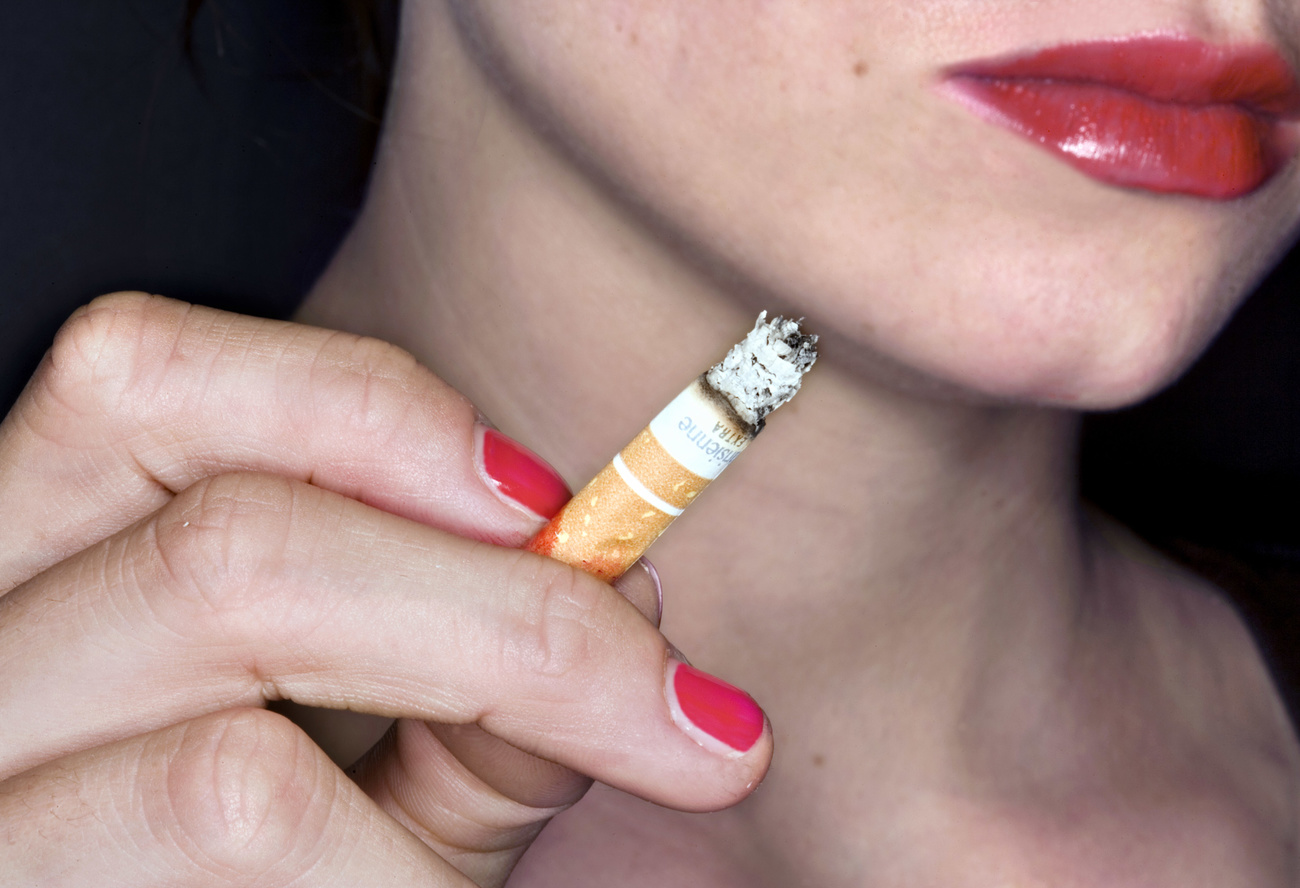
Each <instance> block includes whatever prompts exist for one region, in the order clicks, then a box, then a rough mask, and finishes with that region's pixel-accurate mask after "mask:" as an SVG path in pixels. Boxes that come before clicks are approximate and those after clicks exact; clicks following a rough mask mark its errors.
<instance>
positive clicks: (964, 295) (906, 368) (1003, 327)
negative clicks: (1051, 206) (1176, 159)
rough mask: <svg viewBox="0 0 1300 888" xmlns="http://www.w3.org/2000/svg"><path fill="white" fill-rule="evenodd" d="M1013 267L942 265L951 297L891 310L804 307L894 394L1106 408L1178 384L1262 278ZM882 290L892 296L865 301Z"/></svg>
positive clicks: (1179, 270)
mask: <svg viewBox="0 0 1300 888" xmlns="http://www.w3.org/2000/svg"><path fill="white" fill-rule="evenodd" d="M1065 253H1066V251H1057V252H1056V254H1055V255H1056V257H1057V259H1058V260H1059V259H1060V258H1061V257H1062V256H1063V255H1065ZM1039 255H1042V253H1040V254H1039ZM1014 259H1016V257H1014V256H1004V257H1003V260H1004V261H998V262H994V263H992V264H982V265H981V267H980V268H978V270H977V271H976V273H973V274H971V273H956V274H954V273H953V271H954V266H959V265H960V264H961V263H960V262H953V263H951V264H948V265H946V266H941V265H936V266H934V269H935V270H934V272H933V275H934V277H932V278H931V279H930V280H928V281H926V282H925V284H926V286H927V287H928V288H929V289H928V291H929V292H930V293H931V294H934V293H947V294H950V295H949V296H948V297H946V298H939V299H929V300H923V299H920V298H916V299H912V300H903V299H900V300H897V301H894V302H892V304H891V305H890V306H889V307H890V309H891V310H890V311H888V312H882V311H881V310H880V309H881V300H879V299H875V298H870V297H868V296H866V295H861V296H860V297H859V298H858V299H857V300H852V299H847V298H834V297H832V298H830V299H828V300H826V301H824V302H823V303H822V304H820V305H812V304H809V303H810V301H811V300H805V301H804V302H803V304H802V305H801V306H800V307H801V309H804V310H805V312H806V313H807V314H808V315H809V316H810V319H811V321H812V323H813V327H814V329H816V330H818V332H822V331H826V332H828V333H831V336H830V337H828V338H829V340H830V342H829V343H828V344H831V343H834V342H836V341H838V342H840V343H842V345H843V348H844V351H843V352H842V353H843V354H845V355H846V357H848V362H849V363H850V364H855V365H856V368H855V369H857V370H858V371H859V372H861V373H864V374H867V375H868V376H874V377H875V378H876V379H877V380H881V381H884V382H885V383H886V384H887V385H889V386H891V387H895V388H898V387H903V388H905V389H906V390H908V391H910V392H912V393H921V394H925V393H932V394H938V395H939V396H941V397H955V398H959V399H963V400H971V401H979V402H985V403H1001V404H1033V405H1039V406H1048V407H1060V408H1068V409H1076V410H1107V409H1114V408H1119V407H1125V406H1128V405H1131V404H1133V403H1135V402H1138V401H1141V400H1143V399H1144V398H1147V397H1150V396H1151V395H1153V394H1155V393H1156V392H1158V391H1160V390H1161V389H1163V388H1164V387H1166V386H1168V385H1169V384H1171V383H1172V382H1173V381H1174V380H1175V379H1177V378H1178V377H1179V376H1180V375H1181V374H1182V373H1183V372H1184V371H1185V370H1186V369H1187V368H1188V367H1189V366H1190V365H1191V364H1192V363H1193V362H1195V360H1196V359H1197V358H1198V357H1199V356H1200V354H1201V353H1202V352H1203V351H1204V349H1205V348H1206V346H1207V345H1208V344H1209V343H1210V341H1211V340H1212V339H1213V338H1214V337H1215V335H1217V333H1218V332H1219V330H1220V329H1221V328H1222V327H1223V325H1224V324H1225V323H1226V322H1227V320H1228V319H1229V318H1230V317H1231V315H1232V313H1233V312H1234V311H1235V310H1236V308H1237V307H1238V306H1239V305H1240V304H1241V302H1242V301H1243V298H1244V295H1245V294H1246V293H1247V292H1248V291H1249V288H1250V284H1251V282H1252V281H1253V280H1254V277H1255V274H1254V273H1253V271H1252V273H1251V274H1249V275H1240V274H1232V275H1227V276H1225V275H1223V274H1220V273H1218V272H1220V271H1221V269H1216V268H1214V267H1212V266H1206V265H1202V266H1200V267H1199V268H1197V267H1192V266H1193V263H1188V262H1182V263H1181V264H1175V263H1164V265H1163V267H1157V268H1156V269H1155V270H1152V269H1151V268H1150V267H1148V268H1147V269H1146V270H1145V272H1144V273H1138V272H1137V270H1136V263H1133V264H1130V266H1129V270H1130V271H1133V272H1134V273H1133V274H1127V275H1124V274H1121V275H1114V274H1112V273H1111V272H1113V271H1114V266H1109V267H1107V270H1106V271H1105V272H1104V273H1100V274H1098V273H1095V272H1094V274H1092V275H1091V276H1088V275H1084V274H1082V273H1080V274H1070V273H1068V272H1065V270H1064V268H1063V263H1061V262H1059V261H1058V262H1056V263H1054V264H1053V265H1052V267H1051V268H1050V269H1040V270H1041V271H1048V272H1050V273H1043V274H1038V275H1032V276H1024V275H1017V276H1008V275H1006V274H1002V275H1001V276H999V275H998V274H997V271H998V269H1003V268H1007V267H1014V266H1013V265H1012V261H1013V260H1014ZM1020 264H1021V265H1023V262H1021V263H1020ZM1065 264H1068V263H1065ZM971 269H972V266H971V265H967V266H966V267H965V272H970V271H971ZM1238 271H1241V269H1238ZM938 278H942V280H939V279H938ZM990 281H996V282H997V286H996V287H995V288H990V286H989V282H990ZM1066 282H1068V283H1066ZM881 289H884V291H885V292H888V288H877V287H868V288H866V290H865V292H866V293H879V292H880V291H881ZM902 290H903V288H902V287H901V286H900V287H898V291H899V292H901V291H902ZM951 294H960V295H951ZM828 295H829V294H828ZM906 303H910V305H907V307H906V310H905V311H898V310H897V309H898V308H899V307H900V306H903V305H905V304H906ZM849 352H857V353H858V357H857V358H854V357H852V356H849V355H848V353H849ZM827 356H828V357H829V356H830V353H829V352H828V353H827Z"/></svg>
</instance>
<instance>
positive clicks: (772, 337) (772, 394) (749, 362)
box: [705, 312, 817, 433]
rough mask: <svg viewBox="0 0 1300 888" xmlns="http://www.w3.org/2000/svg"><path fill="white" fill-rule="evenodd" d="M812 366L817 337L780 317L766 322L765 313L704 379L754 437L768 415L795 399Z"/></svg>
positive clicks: (789, 320) (798, 322)
mask: <svg viewBox="0 0 1300 888" xmlns="http://www.w3.org/2000/svg"><path fill="white" fill-rule="evenodd" d="M816 361H817V337H816V336H814V335H813V334H811V333H805V332H804V330H803V328H802V327H801V326H800V321H794V320H791V319H789V318H783V317H781V316H779V315H778V316H776V317H774V318H772V319H771V320H768V319H767V312H763V313H762V314H760V315H759V316H758V320H757V321H756V322H755V323H754V329H752V330H750V331H749V335H747V336H746V337H745V338H744V340H742V341H741V342H739V343H737V344H736V345H735V346H733V347H732V349H731V351H729V352H727V356H726V357H725V358H723V359H722V360H721V361H719V362H718V363H717V364H715V365H713V367H711V368H710V369H709V371H708V372H707V373H706V374H705V378H706V380H707V381H708V384H709V385H710V387H712V388H713V389H714V390H715V391H717V392H718V393H719V394H721V395H722V396H723V397H724V398H726V399H727V402H728V403H730V404H731V407H732V409H733V410H735V411H736V415H737V416H738V417H739V418H740V419H741V420H743V421H744V422H746V423H747V424H749V425H750V426H751V427H752V428H753V430H754V431H755V433H757V432H758V431H759V430H761V429H762V428H763V421H764V420H765V419H766V418H767V415H768V414H769V413H771V412H772V411H773V410H775V409H776V408H778V407H780V406H781V405H782V404H784V403H785V402H786V401H789V400H790V399H791V398H793V397H794V396H795V393H796V392H798V391H799V386H800V385H801V384H802V383H803V376H804V374H805V373H807V372H808V370H809V369H810V368H811V367H812V365H813V364H814V363H816Z"/></svg>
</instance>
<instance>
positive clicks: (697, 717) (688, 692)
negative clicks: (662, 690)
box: [668, 660, 766, 758]
mask: <svg viewBox="0 0 1300 888" xmlns="http://www.w3.org/2000/svg"><path fill="white" fill-rule="evenodd" d="M668 708H669V711H671V712H672V716H673V721H674V722H675V723H676V724H677V727H679V728H681V729H682V730H683V731H685V732H686V734H687V736H689V737H690V738H691V739H692V740H694V741H695V742H696V743H698V744H700V745H701V746H703V747H704V748H705V749H707V750H709V751H710V752H716V753H718V754H719V755H725V756H727V757H729V758H734V757H736V756H740V755H742V754H744V753H746V752H748V751H749V750H750V749H752V748H753V747H754V744H755V743H757V742H758V738H759V737H762V736H763V726H764V724H765V721H766V720H765V719H764V717H763V710H762V709H760V708H759V706H758V704H757V703H755V702H754V698H753V697H751V696H749V694H746V693H745V692H744V691H742V690H741V689H740V688H736V687H732V686H731V685H729V684H727V683H726V682H725V681H721V680H720V679H717V678H714V677H713V676H712V675H709V674H708V673H706V672H701V671H700V670H698V669H696V668H694V667H693V666H687V665H686V664H685V663H679V662H676V661H672V660H670V661H669V667H668Z"/></svg>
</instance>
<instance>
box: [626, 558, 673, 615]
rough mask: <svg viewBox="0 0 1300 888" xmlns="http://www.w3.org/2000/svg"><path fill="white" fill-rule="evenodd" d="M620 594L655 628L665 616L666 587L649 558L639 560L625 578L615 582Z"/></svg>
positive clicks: (630, 568) (628, 570)
mask: <svg viewBox="0 0 1300 888" xmlns="http://www.w3.org/2000/svg"><path fill="white" fill-rule="evenodd" d="M614 588H615V589H617V590H618V593H619V594H620V595H622V596H623V597H624V598H626V599H627V600H628V601H630V602H632V604H633V606H635V607H636V609H637V610H639V611H641V613H642V614H644V615H645V618H646V619H647V620H649V621H650V622H652V623H654V624H655V626H658V625H659V622H660V621H661V620H662V619H663V615H664V586H663V583H661V582H660V581H659V571H657V570H655V566H654V565H653V564H651V563H650V561H649V559H647V558H638V559H637V560H636V561H635V562H633V564H632V566H631V567H629V568H628V569H627V571H626V572H624V574H623V576H621V577H619V578H618V579H617V580H615V581H614Z"/></svg>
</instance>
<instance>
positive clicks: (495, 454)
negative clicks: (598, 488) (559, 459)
mask: <svg viewBox="0 0 1300 888" xmlns="http://www.w3.org/2000/svg"><path fill="white" fill-rule="evenodd" d="M477 431H478V439H479V446H478V452H479V464H480V465H481V466H482V469H483V474H484V476H485V477H486V478H487V480H488V481H489V482H490V483H491V486H492V488H493V489H494V490H495V491H496V492H497V493H498V494H500V495H501V497H502V498H504V499H505V500H506V501H507V502H510V503H513V504H514V505H517V506H522V507H523V508H525V509H527V510H528V511H530V512H532V513H534V514H536V515H539V516H541V517H542V518H546V519H548V520H549V519H551V518H554V517H555V516H556V515H557V514H558V513H559V511H560V509H561V508H563V507H564V504H565V503H567V502H568V501H569V498H570V497H571V496H572V495H573V494H572V493H570V492H569V487H568V485H567V484H565V483H564V479H563V478H561V477H560V476H559V473H557V472H556V471H555V469H553V468H551V467H550V466H549V465H547V464H546V462H545V461H544V460H543V459H542V458H541V457H539V456H538V455H537V454H535V453H533V452H532V451H531V450H529V449H528V448H527V447H524V446H523V445H522V444H520V443H519V442H518V441H514V440H512V439H510V438H507V437H506V436H505V435H503V434H501V433H500V432H498V431H497V430H496V429H493V428H488V427H487V426H484V425H480V426H479V427H478V430H477Z"/></svg>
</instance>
